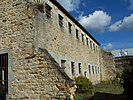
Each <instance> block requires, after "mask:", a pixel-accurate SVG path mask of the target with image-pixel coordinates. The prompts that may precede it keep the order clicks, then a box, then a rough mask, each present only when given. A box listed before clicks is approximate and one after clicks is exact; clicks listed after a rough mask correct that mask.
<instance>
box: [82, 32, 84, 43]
mask: <svg viewBox="0 0 133 100" xmlns="http://www.w3.org/2000/svg"><path fill="white" fill-rule="evenodd" d="M82 42H84V34H82Z"/></svg>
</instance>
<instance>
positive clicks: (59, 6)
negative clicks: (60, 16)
mask: <svg viewBox="0 0 133 100" xmlns="http://www.w3.org/2000/svg"><path fill="white" fill-rule="evenodd" d="M50 1H51V2H52V3H53V4H54V5H55V6H57V7H58V8H59V9H60V10H61V11H62V12H63V13H64V14H66V16H67V17H69V18H70V19H71V20H72V21H73V22H74V23H75V24H76V25H77V26H78V27H80V28H81V29H82V30H83V31H84V32H85V33H86V34H87V35H88V36H89V37H90V38H91V39H92V40H93V41H95V42H96V43H97V44H98V45H100V43H99V42H98V41H97V40H96V39H95V38H94V37H93V36H92V35H91V34H90V33H89V32H88V31H87V30H86V29H85V28H84V27H83V26H82V25H81V24H80V23H79V22H78V21H77V20H76V19H75V18H73V17H72V16H71V15H70V14H69V12H68V11H66V9H64V8H63V7H62V6H61V5H60V4H59V3H58V2H57V1H56V0H50Z"/></svg>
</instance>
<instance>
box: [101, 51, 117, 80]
mask: <svg viewBox="0 0 133 100" xmlns="http://www.w3.org/2000/svg"><path fill="white" fill-rule="evenodd" d="M100 58H101V66H102V67H101V73H102V74H101V80H102V81H110V80H112V79H114V78H115V77H116V68H115V63H114V59H113V54H112V53H111V52H107V51H104V50H102V49H101V57H100Z"/></svg>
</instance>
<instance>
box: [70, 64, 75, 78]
mask: <svg viewBox="0 0 133 100" xmlns="http://www.w3.org/2000/svg"><path fill="white" fill-rule="evenodd" d="M71 70H72V75H73V76H74V75H75V71H74V70H75V69H74V62H71Z"/></svg>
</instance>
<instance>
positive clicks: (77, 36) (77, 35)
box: [76, 29, 79, 39]
mask: <svg viewBox="0 0 133 100" xmlns="http://www.w3.org/2000/svg"><path fill="white" fill-rule="evenodd" d="M78 32H79V31H78V29H76V38H77V39H79V33H78Z"/></svg>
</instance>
